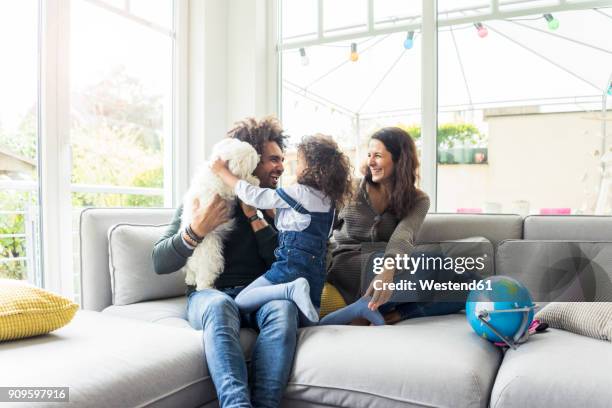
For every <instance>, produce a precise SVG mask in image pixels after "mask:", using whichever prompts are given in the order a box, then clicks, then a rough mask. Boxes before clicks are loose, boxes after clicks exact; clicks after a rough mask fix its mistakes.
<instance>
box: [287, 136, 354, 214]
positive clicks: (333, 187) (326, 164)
mask: <svg viewBox="0 0 612 408" xmlns="http://www.w3.org/2000/svg"><path fill="white" fill-rule="evenodd" d="M297 151H298V155H300V154H301V155H302V157H303V158H304V160H305V161H306V168H305V169H304V171H303V172H302V174H301V175H299V176H298V179H297V182H298V183H300V184H304V185H306V186H310V187H313V188H316V189H317V190H319V191H322V192H323V193H324V194H325V195H326V196H327V197H328V198H329V199H330V200H331V202H332V203H333V204H334V205H335V206H336V208H337V209H340V208H342V207H343V206H344V204H345V203H346V202H347V200H349V199H350V197H351V195H352V184H353V183H352V180H351V174H352V168H351V164H350V161H349V158H348V157H347V156H346V155H345V154H344V153H342V152H341V151H340V149H339V148H338V144H337V143H336V142H334V141H333V140H332V138H331V137H329V136H325V135H321V134H316V135H314V136H306V137H304V138H303V139H302V142H301V143H300V144H299V145H298V146H297Z"/></svg>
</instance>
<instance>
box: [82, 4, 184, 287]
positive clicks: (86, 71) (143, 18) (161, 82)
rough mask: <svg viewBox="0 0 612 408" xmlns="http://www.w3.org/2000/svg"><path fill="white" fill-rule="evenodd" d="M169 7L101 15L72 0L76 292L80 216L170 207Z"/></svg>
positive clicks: (112, 7) (113, 8)
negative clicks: (97, 210) (88, 211)
mask: <svg viewBox="0 0 612 408" xmlns="http://www.w3.org/2000/svg"><path fill="white" fill-rule="evenodd" d="M172 4H173V2H172V0H157V1H130V2H119V4H109V5H108V7H101V6H100V5H99V3H97V2H92V1H89V0H72V4H71V13H70V34H71V35H70V38H71V41H70V145H71V147H72V168H71V195H72V208H73V234H72V237H73V248H74V256H73V258H74V262H73V270H74V286H75V288H78V285H79V284H80V279H79V272H80V271H79V269H78V267H79V265H80V262H79V259H78V256H79V245H80V243H79V241H78V240H79V235H78V226H79V218H80V217H79V215H80V212H81V210H82V209H83V208H85V207H163V206H164V205H166V206H171V205H172V185H171V180H172V177H171V174H167V173H169V172H171V171H172V165H171V161H168V160H166V158H167V157H172V152H171V150H172V129H173V126H172V124H173V117H172V112H173V105H172V102H173V99H172V96H173V88H172V86H173V75H172V73H173V48H174V30H173V18H172V17H173V8H172ZM111 28H112V29H111ZM169 150H170V151H169ZM168 176H170V177H168ZM169 184H170V185H169ZM75 292H77V293H78V290H75Z"/></svg>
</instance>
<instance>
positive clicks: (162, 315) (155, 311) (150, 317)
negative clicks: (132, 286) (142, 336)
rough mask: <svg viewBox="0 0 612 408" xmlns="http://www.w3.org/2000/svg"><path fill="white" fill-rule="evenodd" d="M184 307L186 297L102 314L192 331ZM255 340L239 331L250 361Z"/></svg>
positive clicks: (109, 309) (252, 333)
mask: <svg viewBox="0 0 612 408" xmlns="http://www.w3.org/2000/svg"><path fill="white" fill-rule="evenodd" d="M186 307H187V297H185V296H179V297H176V298H172V299H162V300H153V301H149V302H142V303H135V304H133V305H125V306H109V307H107V308H106V309H104V310H103V311H102V313H103V314H105V315H108V316H116V317H124V318H127V319H136V320H143V321H146V322H151V323H159V324H163V325H166V326H173V327H181V328H184V329H189V330H193V329H192V328H191V325H190V324H189V322H188V321H187V320H186V319H187V316H186V314H185V310H186ZM198 333H200V336H201V335H202V332H201V331H198ZM256 339H257V334H256V333H255V331H253V330H251V329H241V330H240V344H241V345H242V350H243V352H244V354H245V356H246V358H247V359H250V356H251V352H252V351H253V346H254V345H255V340H256Z"/></svg>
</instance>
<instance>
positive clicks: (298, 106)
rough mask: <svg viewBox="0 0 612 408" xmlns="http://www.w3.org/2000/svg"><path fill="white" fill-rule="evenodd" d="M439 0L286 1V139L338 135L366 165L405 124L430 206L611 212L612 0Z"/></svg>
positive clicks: (496, 210) (356, 160) (356, 161)
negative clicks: (382, 138) (386, 129)
mask: <svg viewBox="0 0 612 408" xmlns="http://www.w3.org/2000/svg"><path fill="white" fill-rule="evenodd" d="M434 4H435V5H437V19H436V18H435V14H434V13H433V8H432V3H431V2H429V1H393V0H373V1H363V2H361V1H359V2H358V1H355V2H351V4H350V6H349V5H348V4H346V3H345V2H335V1H332V0H323V1H314V0H313V1H310V2H300V5H299V6H298V5H296V2H292V1H283V2H282V13H281V16H282V17H281V19H282V21H281V25H282V30H281V32H282V35H281V39H280V49H281V50H282V54H281V68H282V69H281V70H280V72H281V79H282V92H281V101H282V103H281V115H282V119H283V122H284V125H285V127H286V128H287V130H288V131H289V133H290V134H291V135H293V136H295V137H299V136H302V135H304V134H311V133H315V132H323V133H330V134H331V135H333V136H334V137H336V138H337V139H338V140H339V141H340V142H341V143H342V145H343V146H344V147H345V149H346V150H347V151H350V152H351V153H352V154H353V159H354V164H355V165H356V167H357V165H358V164H359V162H360V160H362V159H363V157H364V154H363V148H364V144H363V142H364V141H365V140H367V137H368V136H369V135H370V134H371V133H372V132H373V131H375V130H376V129H378V128H380V127H383V126H400V127H403V128H405V129H407V130H408V132H409V133H410V135H411V136H412V137H413V138H414V139H415V141H416V143H417V147H418V148H419V150H420V154H421V157H422V160H421V175H422V176H424V177H423V179H422V180H423V184H424V187H425V188H426V190H427V192H428V193H429V194H430V196H432V198H435V199H434V202H435V203H436V206H435V207H434V208H432V211H439V212H493V213H499V212H502V213H518V214H522V215H527V214H612V170H611V169H610V168H609V166H610V165H611V164H612V150H611V149H612V138H611V137H610V132H611V130H610V125H609V124H610V117H611V116H610V115H612V112H609V110H610V107H611V106H612V83H611V81H612V43H610V38H612V7H611V6H610V3H609V2H605V1H570V0H565V1H560V0H549V1H528V2H526V1H515V0H499V1H488V0H464V1H446V0H438V1H437V2H436V3H434ZM319 6H320V7H321V8H320V9H319ZM423 10H426V11H428V13H429V14H428V13H423ZM436 23H437V24H436ZM436 26H437V27H436ZM436 30H437V31H436ZM425 38H427V39H433V38H435V39H436V41H433V40H432V43H433V44H434V45H435V47H437V53H433V52H430V50H433V49H434V47H431V46H430V47H423V41H424V40H425ZM351 51H354V52H353V54H351ZM351 56H353V57H352V58H351ZM431 73H437V81H435V80H434V81H430V80H429V78H430V77H431V75H430V74H431ZM425 74H426V75H425ZM430 101H434V102H436V103H435V104H434V103H432V104H429V103H428V102H430ZM423 102H425V103H424V104H423ZM432 107H433V108H432ZM436 107H437V108H436ZM423 118H427V120H426V121H425V120H424V119H423ZM434 122H435V123H434ZM423 124H425V125H427V129H422V128H424V127H425V126H422V125H423ZM436 129H437V132H436ZM606 129H607V130H606ZM606 132H607V133H606ZM434 153H435V154H434Z"/></svg>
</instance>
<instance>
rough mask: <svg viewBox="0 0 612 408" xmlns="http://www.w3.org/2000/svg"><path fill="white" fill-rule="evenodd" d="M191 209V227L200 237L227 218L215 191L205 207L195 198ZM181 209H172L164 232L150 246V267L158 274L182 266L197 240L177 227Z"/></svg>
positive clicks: (179, 224)
mask: <svg viewBox="0 0 612 408" xmlns="http://www.w3.org/2000/svg"><path fill="white" fill-rule="evenodd" d="M192 211H193V213H194V217H193V220H192V221H191V229H192V231H193V233H195V234H196V235H197V236H199V237H201V238H203V237H204V236H205V235H206V234H208V233H209V232H211V231H212V230H214V229H215V228H217V227H218V226H219V225H221V224H223V223H224V222H226V221H228V219H229V218H228V211H227V205H226V203H225V200H223V199H222V198H221V197H220V196H219V195H218V194H217V195H215V197H214V199H213V200H212V202H211V203H210V204H209V205H208V207H206V208H205V209H204V210H202V209H201V208H200V202H199V201H198V200H197V199H196V200H195V202H194V203H193V209H192ZM182 213H183V207H182V206H181V207H179V208H178V209H177V210H176V212H175V213H174V218H173V219H172V222H171V224H170V225H169V226H168V228H167V229H166V231H165V233H164V234H163V235H162V236H161V238H160V239H159V240H158V241H157V242H156V243H155V245H154V247H153V267H154V269H155V273H157V274H160V275H161V274H167V273H172V272H175V271H178V270H179V269H181V268H182V267H183V266H185V263H187V258H189V257H190V256H191V254H193V250H194V248H195V246H197V242H195V241H193V240H192V239H191V238H190V236H189V234H187V233H186V232H185V231H181V230H180V227H181V215H182Z"/></svg>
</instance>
